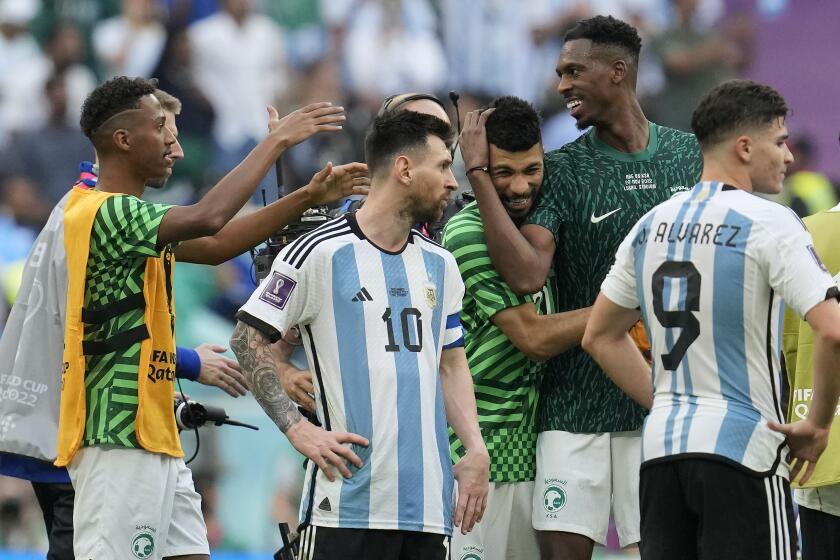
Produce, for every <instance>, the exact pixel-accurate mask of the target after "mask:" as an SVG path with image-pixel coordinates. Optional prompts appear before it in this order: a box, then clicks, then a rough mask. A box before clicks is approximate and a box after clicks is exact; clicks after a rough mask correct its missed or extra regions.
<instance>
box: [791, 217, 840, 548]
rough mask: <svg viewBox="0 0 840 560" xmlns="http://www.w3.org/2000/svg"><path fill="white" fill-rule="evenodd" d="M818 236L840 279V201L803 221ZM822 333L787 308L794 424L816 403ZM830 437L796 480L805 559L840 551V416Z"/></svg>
mask: <svg viewBox="0 0 840 560" xmlns="http://www.w3.org/2000/svg"><path fill="white" fill-rule="evenodd" d="M803 222H804V224H805V226H806V227H807V228H808V231H809V232H810V233H811V237H813V240H814V249H816V252H817V254H818V255H819V256H820V257H821V259H822V262H824V263H825V266H826V268H828V272H829V273H830V274H832V275H834V281H835V282H837V281H838V280H840V250H838V249H840V248H838V246H837V240H838V239H840V205H838V206H835V207H834V208H832V209H830V210H827V211H825V212H818V213H817V214H814V215H813V216H808V217H807V218H805V219H804V220H803ZM816 338H817V334H816V333H815V332H814V329H813V328H811V325H809V324H808V322H807V321H806V320H805V319H803V318H801V317H799V315H797V314H796V312H795V311H794V310H793V309H791V308H790V307H788V306H786V307H785V318H784V323H783V329H782V350H783V351H784V355H785V366H786V369H787V376H788V384H789V386H790V402H789V404H788V414H787V419H788V421H789V422H796V421H797V420H804V419H805V418H806V417H807V416H808V413H809V411H810V410H811V408H812V407H813V403H812V400H813V397H814V359H813V358H814V343H815V340H816ZM834 418H835V420H834V422H833V423H832V430H831V433H830V434H829V436H828V447H827V448H826V450H825V453H823V455H822V457H820V460H819V461H818V462H817V466H816V468H815V469H814V474H813V475H812V476H811V479H810V480H809V481H808V482H807V484H799V483H796V482H794V481H793V480H791V486H793V487H794V494H793V496H794V500H795V501H796V503H797V504H798V505H799V522H800V524H801V528H802V558H803V560H828V559H829V558H837V557H838V555H840V429H838V428H837V416H836V415H835V416H834Z"/></svg>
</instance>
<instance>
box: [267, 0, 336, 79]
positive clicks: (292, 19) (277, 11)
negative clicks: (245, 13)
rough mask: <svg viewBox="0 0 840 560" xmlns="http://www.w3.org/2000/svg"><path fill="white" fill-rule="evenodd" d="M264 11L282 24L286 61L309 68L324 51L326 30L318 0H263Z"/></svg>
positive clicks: (322, 55)
mask: <svg viewBox="0 0 840 560" xmlns="http://www.w3.org/2000/svg"><path fill="white" fill-rule="evenodd" d="M265 12H266V15H268V16H269V17H270V18H272V19H273V20H274V21H276V22H277V24H278V25H279V26H280V27H282V28H283V34H284V39H285V47H286V56H287V58H288V62H289V65H291V66H293V67H295V68H303V69H305V68H308V67H310V66H311V65H313V64H316V63H318V62H319V61H320V60H321V59H322V58H323V57H324V56H325V55H326V52H327V46H328V44H327V33H326V28H325V27H324V24H323V20H322V18H321V6H320V4H319V2H318V1H317V0H283V1H282V2H266V3H265Z"/></svg>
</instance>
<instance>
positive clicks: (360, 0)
mask: <svg viewBox="0 0 840 560" xmlns="http://www.w3.org/2000/svg"><path fill="white" fill-rule="evenodd" d="M748 4H750V3H749V2H737V1H728V0H591V1H578V0H529V1H528V2H512V1H508V0H282V1H280V0H263V1H260V0H0V288H1V289H2V296H1V297H0V332H2V324H3V316H4V313H5V310H6V309H7V308H8V305H9V303H10V302H11V301H13V298H14V294H15V292H16V291H17V287H18V284H19V278H20V272H21V263H22V261H23V259H25V257H26V255H27V253H28V252H29V250H30V248H31V244H32V242H33V240H34V238H35V236H36V235H37V232H38V231H39V230H40V228H41V227H42V226H43V224H44V221H45V219H46V216H47V215H48V213H49V211H50V209H51V208H52V206H53V205H54V204H55V203H56V202H57V201H58V200H59V198H61V196H62V195H63V194H64V193H65V192H66V190H67V189H68V187H69V186H70V185H71V184H72V183H73V182H74V180H75V179H76V177H77V176H78V166H79V163H80V162H81V161H83V160H92V159H93V151H92V147H91V145H90V143H89V142H88V141H87V140H86V139H85V138H84V137H83V135H82V133H81V131H80V130H79V125H78V119H79V114H80V109H81V104H82V101H83V100H84V98H85V97H86V95H87V94H88V93H89V92H90V91H91V90H92V89H93V88H94V87H95V85H96V84H98V83H99V82H101V81H102V80H104V79H107V78H109V77H112V76H116V75H129V76H144V77H154V78H157V79H158V80H159V85H160V87H161V88H162V89H164V90H165V91H167V92H169V93H171V94H173V95H175V96H176V97H178V98H179V99H180V100H181V102H182V103H183V110H182V112H181V115H180V116H179V118H178V129H179V134H180V142H181V144H182V145H183V147H184V150H185V152H186V155H187V156H186V159H185V160H184V161H182V162H179V163H178V165H177V166H176V168H175V174H174V176H173V179H172V180H171V181H170V184H169V186H168V187H167V188H166V189H165V190H164V191H161V192H151V193H149V194H150V195H153V196H154V197H155V199H156V200H165V201H167V202H174V203H189V202H190V201H192V200H194V199H195V198H196V196H198V195H200V194H201V193H202V192H203V191H204V190H205V189H206V188H208V187H209V186H211V185H213V184H214V183H215V181H216V180H217V179H218V178H220V177H221V176H222V175H223V174H224V173H226V172H227V171H229V170H230V169H232V168H233V167H234V166H235V165H236V164H237V163H238V162H239V161H241V160H242V159H243V157H244V156H245V155H246V154H247V153H248V151H250V149H251V148H253V147H254V145H255V144H256V143H257V141H258V140H259V139H260V138H261V137H262V136H263V135H264V133H265V130H266V122H267V114H266V109H265V107H266V105H267V104H274V105H275V106H277V108H278V110H279V111H280V113H281V114H284V113H285V112H288V111H289V110H291V109H293V108H295V107H299V106H301V105H303V104H306V103H309V102H313V101H322V100H328V101H331V102H333V103H335V104H341V105H343V106H344V107H345V108H346V110H347V115H348V121H347V123H346V126H345V133H342V134H333V135H329V136H322V137H316V138H314V139H312V140H310V141H309V142H306V143H305V144H303V145H300V146H298V147H296V148H294V149H293V150H291V151H290V152H288V153H287V154H286V155H285V156H284V158H283V167H282V184H283V187H282V189H283V190H284V191H286V192H288V191H290V190H291V189H294V188H296V187H299V186H302V185H304V184H306V183H307V182H308V181H309V179H310V178H311V176H312V175H313V174H314V173H315V172H316V171H317V170H319V169H320V168H321V167H322V166H323V164H324V163H325V162H326V161H333V162H336V163H340V162H341V163H343V162H350V161H362V160H363V151H362V141H361V139H362V137H363V134H364V130H365V127H366V125H367V123H368V122H369V120H370V117H371V116H372V114H373V113H374V112H375V111H376V110H377V109H378V107H379V105H380V104H381V102H382V99H383V98H384V97H386V96H388V95H391V94H393V93H397V92H408V91H416V92H433V93H436V94H438V95H439V96H441V97H442V98H445V97H446V96H447V92H449V91H450V90H456V91H458V92H459V94H460V114H461V115H464V114H465V113H466V112H467V111H469V110H471V109H473V108H475V107H477V106H479V105H481V104H483V103H485V102H487V101H489V100H490V99H492V98H493V97H495V96H498V95H502V94H512V95H517V96H519V97H522V98H524V99H527V100H529V101H531V102H533V103H534V104H535V105H536V106H537V107H538V108H539V110H540V111H541V113H542V116H543V119H544V131H543V140H544V145H545V147H546V149H547V150H548V149H554V148H557V147H559V146H561V145H563V144H564V143H566V142H568V141H570V140H573V139H574V138H575V137H577V135H578V134H580V131H578V130H577V129H576V128H575V125H574V121H573V119H571V118H570V117H568V115H567V114H566V111H565V103H564V101H563V100H562V99H561V98H560V96H558V95H557V94H556V93H555V92H554V91H553V89H554V87H555V86H556V81H557V80H556V76H555V75H554V73H553V72H552V69H553V67H554V65H555V63H556V56H557V53H558V52H559V49H560V45H561V44H562V37H563V34H564V32H565V30H566V29H567V28H568V27H569V26H570V25H571V24H572V23H574V22H575V21H577V20H578V19H582V18H585V17H589V16H590V15H595V14H612V15H615V16H616V17H619V18H621V19H623V20H625V21H628V22H629V23H631V24H633V25H634V26H635V27H637V28H638V30H639V31H640V33H642V35H643V43H644V47H643V51H642V55H641V58H642V65H641V69H640V75H639V81H638V91H639V97H640V100H641V101H642V103H643V108H644V110H645V112H646V114H647V116H648V117H649V118H650V119H651V120H654V121H656V122H658V123H660V124H663V125H667V126H672V127H675V128H679V129H683V130H689V129H690V115H691V111H692V109H693V108H694V106H695V105H696V102H697V100H698V99H699V98H700V97H701V95H702V94H703V93H705V92H706V91H707V90H708V89H709V88H711V87H712V86H714V85H715V84H717V83H719V82H721V81H723V80H726V79H729V78H733V77H737V76H739V75H743V74H744V72H746V71H747V70H748V68H749V66H750V64H751V61H752V60H753V57H754V50H755V33H756V21H755V18H754V13H753V12H752V11H751V10H749V9H743V5H748ZM452 113H453V114H452V116H453V117H454V116H455V114H454V111H453V112H452ZM792 150H793V151H794V154H795V156H796V158H797V163H796V164H795V165H796V168H795V169H791V170H790V173H789V179H788V183H789V185H788V186H789V188H788V190H787V193H786V195H785V196H786V198H785V200H784V202H786V203H788V204H790V205H791V206H792V207H793V208H794V209H795V210H796V211H797V212H798V213H799V214H800V215H803V216H804V215H808V214H811V213H813V212H815V211H818V210H822V209H825V208H829V207H831V206H834V205H835V204H837V194H836V191H835V188H834V186H833V185H832V182H831V181H830V180H829V179H828V178H827V177H825V176H824V175H823V174H821V173H819V172H818V170H816V169H813V168H812V162H813V152H814V146H813V142H812V141H811V140H810V139H809V138H807V137H798V138H794V139H793V141H792ZM279 184H280V182H278V181H277V180H276V177H268V178H267V179H266V182H265V185H264V193H265V194H264V196H265V198H267V199H268V200H269V201H270V200H273V199H274V198H275V197H276V196H278V192H277V190H278V188H279V187H278V186H277V185H279ZM258 198H262V197H261V196H258ZM257 202H259V200H257ZM179 267H180V268H179V273H178V275H176V278H177V280H178V284H177V286H176V302H177V313H178V317H179V318H178V327H179V328H178V334H177V336H178V342H179V344H182V345H185V346H194V345H197V344H199V343H201V342H223V341H226V340H227V338H228V336H229V333H230V330H231V328H232V323H231V319H232V316H233V313H234V311H235V310H236V309H237V308H238V306H239V305H240V304H241V303H243V302H244V300H245V298H246V297H247V295H248V294H249V293H250V292H251V290H252V287H253V284H252V280H251V275H252V271H251V263H250V258H249V257H248V256H247V255H245V256H243V257H241V258H239V259H237V260H234V261H232V262H230V263H226V264H225V265H224V266H220V267H216V269H214V270H213V273H212V274H207V272H206V269H201V268H199V267H190V266H187V265H179ZM261 437H263V438H268V437H270V435H269V433H262V436H261ZM211 455H212V454H211ZM217 469H218V467H217V465H216V462H214V461H213V460H212V459H211V460H209V461H207V466H206V468H204V470H203V472H202V473H200V476H198V478H197V480H196V487H197V488H199V489H201V490H202V491H203V494H204V496H205V503H206V507H207V509H208V511H207V512H206V513H207V515H208V529H210V531H211V535H210V537H211V545H212V546H218V545H225V546H229V547H236V546H245V545H244V544H243V543H242V542H241V540H242V539H238V538H237V537H236V535H233V536H231V535H225V531H224V529H223V527H222V524H221V523H214V520H213V516H214V511H213V510H214V508H216V505H217V501H218V500H217V493H216V490H215V482H216V479H217V475H218V472H216V471H217ZM286 478H288V476H287V477H286ZM20 482H21V481H16V480H11V479H4V478H0V548H3V547H23V548H25V547H37V546H39V545H40V544H42V539H43V536H42V535H41V525H40V521H39V519H38V514H37V513H36V512H37V507H36V505H35V503H34V498H31V497H30V496H29V495H28V494H27V490H28V488H29V487H28V485H26V484H22V483H21V484H18V483H20ZM275 483H276V481H275ZM277 486H278V490H277V492H276V494H275V498H274V499H273V503H271V504H270V505H269V506H268V508H267V509H268V511H265V512H260V513H259V515H260V516H263V514H264V517H265V519H266V520H267V523H269V524H270V523H271V519H270V517H272V516H273V517H275V519H276V520H280V519H285V520H291V519H293V518H294V517H295V515H296V514H295V511H294V510H295V506H294V505H293V504H295V503H296V499H297V497H296V496H294V495H287V494H289V492H286V490H284V488H298V487H299V485H298V484H296V482H292V483H288V481H284V483H283V484H278V485H277ZM291 494H294V492H291ZM238 540H239V542H237V541H238Z"/></svg>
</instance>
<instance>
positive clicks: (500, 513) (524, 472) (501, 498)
mask: <svg viewBox="0 0 840 560" xmlns="http://www.w3.org/2000/svg"><path fill="white" fill-rule="evenodd" d="M476 116H477V115H475V114H471V115H470V116H469V117H468V118H467V119H466V122H465V123H464V128H463V130H462V131H461V137H462V138H463V139H464V140H462V141H466V142H468V143H471V144H474V145H476V146H482V145H483V146H487V151H488V153H487V161H488V163H489V174H490V178H491V180H492V182H493V186H494V187H495V189H496V192H497V193H498V196H499V198H500V199H501V201H502V204H503V205H504V207H505V210H507V213H508V215H509V216H510V218H511V219H512V220H513V221H514V222H515V223H517V224H519V223H521V222H522V221H523V220H524V219H525V218H526V217H527V216H528V214H529V213H530V212H531V209H532V208H533V207H534V206H535V205H536V202H537V200H538V198H539V193H540V187H541V185H542V180H543V147H542V138H541V135H540V118H539V115H538V114H537V112H536V111H535V110H534V108H533V107H532V106H531V104H529V103H528V102H526V101H523V100H521V99H518V98H516V97H499V98H497V99H495V100H493V102H491V103H490V108H489V109H487V110H486V111H484V112H483V113H482V114H481V116H480V117H478V118H476ZM443 245H444V246H445V247H446V248H447V249H449V250H450V251H452V254H453V255H455V259H456V261H457V262H458V268H459V270H460V272H461V277H462V278H463V280H464V284H465V288H466V291H465V294H464V308H463V310H462V311H461V318H462V321H463V323H464V328H465V330H466V334H465V336H464V343H465V346H466V351H467V359H468V360H469V364H470V372H471V373H472V375H473V383H474V385H475V394H476V403H477V405H478V419H479V424H480V426H481V433H482V436H483V437H484V441H485V443H486V444H487V449H488V451H489V453H490V492H489V494H488V499H487V511H486V513H485V515H484V520H483V521H482V523H481V524H480V525H478V526H477V527H476V529H475V530H474V531H472V532H471V533H469V534H468V535H465V536H461V535H457V534H456V535H455V536H454V537H453V539H452V550H453V553H454V556H453V557H454V558H463V557H465V556H466V555H468V554H470V553H472V554H475V555H477V556H478V557H480V558H482V559H483V560H517V559H520V560H526V559H527V560H530V559H533V558H537V557H538V556H539V545H538V543H537V538H536V532H535V531H534V529H533V527H532V525H531V500H532V496H533V493H534V476H535V474H536V445H537V430H536V413H537V400H538V393H537V388H538V386H539V382H540V379H541V377H542V373H543V369H544V367H545V363H544V362H545V360H547V359H548V358H550V357H551V356H554V355H556V354H558V353H560V352H562V351H564V350H567V349H568V348H570V347H571V346H573V345H575V344H577V343H578V341H579V340H580V337H581V335H582V333H583V330H584V328H585V326H586V318H587V316H588V310H575V311H570V312H568V313H562V314H553V313H554V312H555V310H556V306H555V303H554V298H555V297H556V293H557V287H556V286H555V285H554V274H553V272H551V273H550V274H549V276H548V279H547V280H546V284H545V287H544V289H543V290H542V291H540V292H538V293H537V294H534V295H533V296H531V295H526V296H521V295H518V294H516V293H515V292H514V291H513V290H512V289H511V288H510V287H509V286H508V285H507V284H506V283H505V281H504V280H502V278H501V276H500V275H499V273H498V272H497V271H496V270H495V269H494V268H493V264H492V263H491V262H490V255H489V254H488V252H487V245H486V242H485V240H484V225H483V223H482V220H481V215H480V213H479V211H478V206H477V205H476V203H475V202H473V203H470V204H469V205H467V206H466V207H465V208H464V209H463V210H461V211H460V212H458V213H457V214H455V216H453V217H452V218H451V219H450V220H449V222H448V223H447V225H446V228H445V229H444V232H443ZM450 441H451V445H450V448H451V450H452V455H453V459H455V460H457V459H458V458H459V457H461V456H462V455H463V454H464V448H463V446H462V445H461V442H460V440H458V439H457V438H456V437H455V435H454V434H450Z"/></svg>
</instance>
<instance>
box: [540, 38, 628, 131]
mask: <svg viewBox="0 0 840 560" xmlns="http://www.w3.org/2000/svg"><path fill="white" fill-rule="evenodd" d="M609 52H610V51H609V50H607V49H604V48H598V46H596V45H595V44H594V43H593V42H592V41H591V40H589V39H574V40H572V41H567V42H566V43H565V44H564V45H563V49H562V50H561V51H560V60H559V61H558V63H557V67H556V69H555V72H556V73H557V76H558V77H559V78H560V83H559V84H558V85H557V92H558V93H559V94H560V95H562V96H563V99H564V100H565V102H566V108H567V109H569V114H571V116H572V117H574V119H575V121H577V127H578V128H579V129H581V130H582V129H584V128H586V127H588V126H595V125H598V124H602V123H604V122H605V120H606V113H607V110H608V109H609V108H610V107H611V106H612V104H613V100H614V99H615V93H616V92H615V89H616V84H615V83H614V81H613V79H612V78H613V75H614V68H613V63H612V62H613V61H611V60H610V59H609V57H608V56H607V55H608V54H609Z"/></svg>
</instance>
